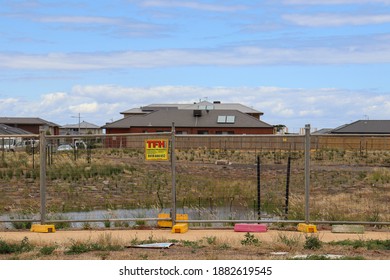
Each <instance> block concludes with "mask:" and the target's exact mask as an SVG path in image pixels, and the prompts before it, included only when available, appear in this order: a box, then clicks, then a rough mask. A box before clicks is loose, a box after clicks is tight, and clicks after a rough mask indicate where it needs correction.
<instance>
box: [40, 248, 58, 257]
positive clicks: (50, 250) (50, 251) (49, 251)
mask: <svg viewBox="0 0 390 280" xmlns="http://www.w3.org/2000/svg"><path fill="white" fill-rule="evenodd" d="M56 248H57V247H56V246H44V247H42V248H41V249H40V250H39V253H40V254H41V255H45V256H49V255H51V254H53V252H54V250H55V249H56Z"/></svg>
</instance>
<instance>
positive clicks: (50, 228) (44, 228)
mask: <svg viewBox="0 0 390 280" xmlns="http://www.w3.org/2000/svg"><path fill="white" fill-rule="evenodd" d="M31 231H32V232H42V233H48V232H51V233H54V232H56V228H55V226H54V225H37V224H34V225H32V226H31Z"/></svg>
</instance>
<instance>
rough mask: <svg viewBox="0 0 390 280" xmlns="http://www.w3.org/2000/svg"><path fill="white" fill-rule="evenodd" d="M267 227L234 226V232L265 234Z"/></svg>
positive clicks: (261, 225) (252, 225) (259, 225)
mask: <svg viewBox="0 0 390 280" xmlns="http://www.w3.org/2000/svg"><path fill="white" fill-rule="evenodd" d="M267 230H268V229H267V225H265V224H235V225H234V231H238V232H266V231H267Z"/></svg>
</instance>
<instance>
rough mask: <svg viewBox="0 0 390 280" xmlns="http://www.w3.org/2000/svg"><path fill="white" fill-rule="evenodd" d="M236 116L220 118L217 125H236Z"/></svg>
mask: <svg viewBox="0 0 390 280" xmlns="http://www.w3.org/2000/svg"><path fill="white" fill-rule="evenodd" d="M235 122H236V116H218V119H217V123H235Z"/></svg>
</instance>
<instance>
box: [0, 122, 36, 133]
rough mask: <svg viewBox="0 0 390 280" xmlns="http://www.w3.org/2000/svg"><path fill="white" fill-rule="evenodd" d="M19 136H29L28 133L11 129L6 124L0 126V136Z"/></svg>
mask: <svg viewBox="0 0 390 280" xmlns="http://www.w3.org/2000/svg"><path fill="white" fill-rule="evenodd" d="M19 134H21V135H22V134H31V133H30V132H28V131H26V130H23V129H20V128H17V127H11V126H8V125H6V124H2V123H1V124H0V135H19Z"/></svg>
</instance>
